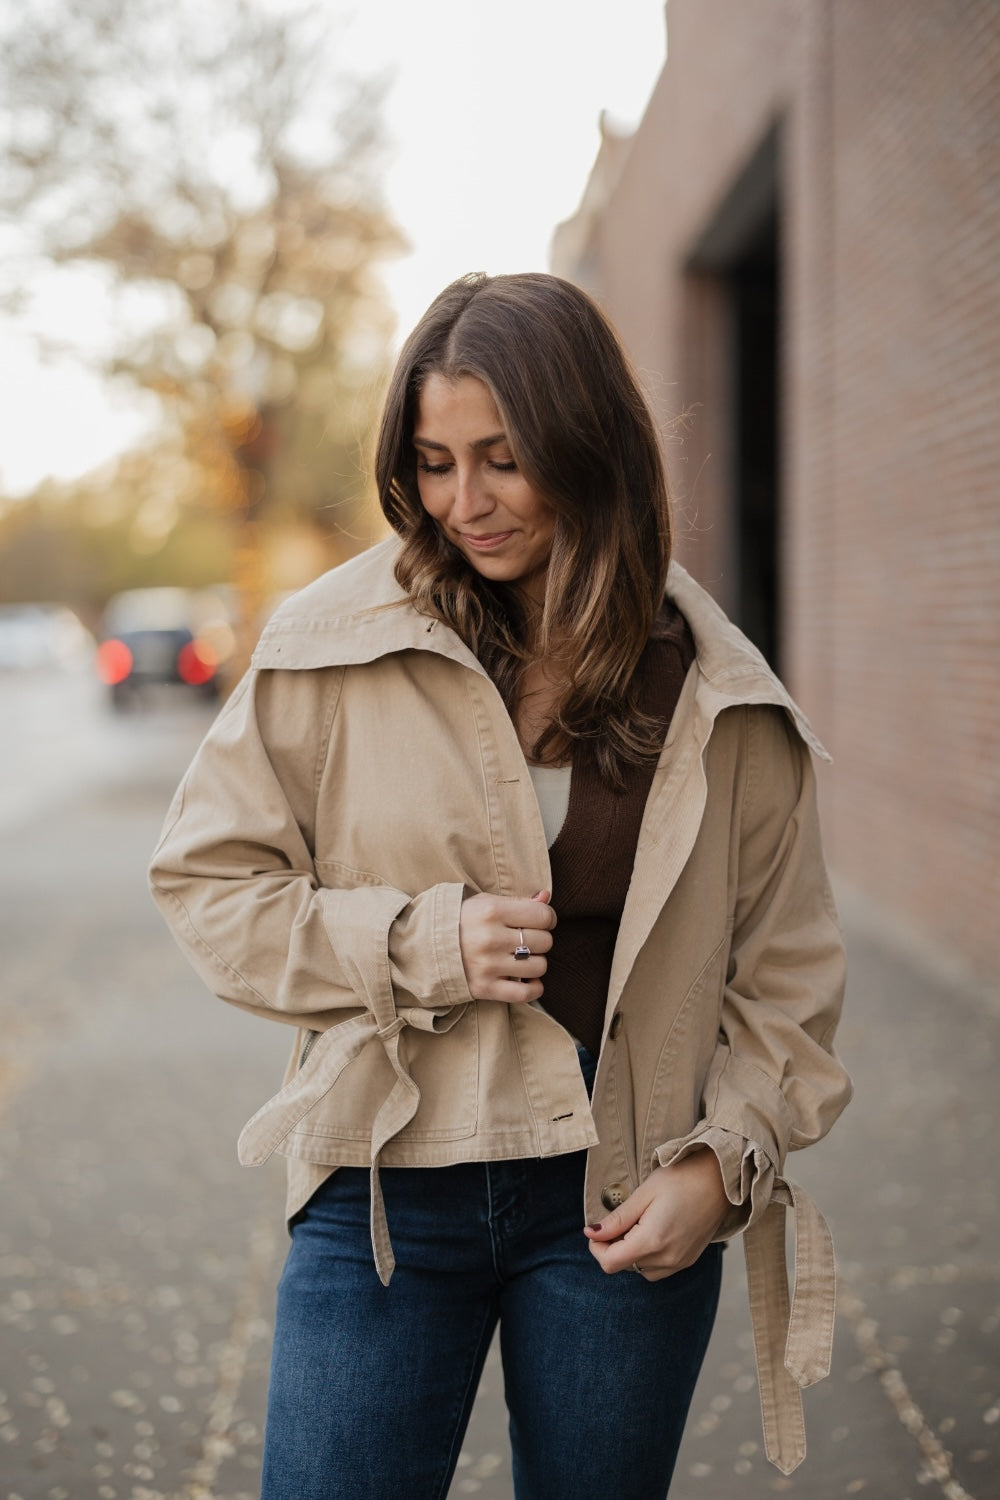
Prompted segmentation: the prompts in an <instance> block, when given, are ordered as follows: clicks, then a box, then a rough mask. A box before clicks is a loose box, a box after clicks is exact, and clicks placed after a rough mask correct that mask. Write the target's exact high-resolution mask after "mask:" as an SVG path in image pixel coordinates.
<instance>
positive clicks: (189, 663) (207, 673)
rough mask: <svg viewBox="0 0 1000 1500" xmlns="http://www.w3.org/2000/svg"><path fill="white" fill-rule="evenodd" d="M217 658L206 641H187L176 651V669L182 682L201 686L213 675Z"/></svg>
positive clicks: (192, 685)
mask: <svg viewBox="0 0 1000 1500" xmlns="http://www.w3.org/2000/svg"><path fill="white" fill-rule="evenodd" d="M217 665H218V659H217V657H216V655H215V652H214V651H213V650H212V648H211V646H210V645H209V644H208V642H207V641H188V643H187V645H186V646H182V647H181V649H180V651H179V652H178V653H177V671H178V672H179V673H180V677H181V680H182V682H186V683H188V684H189V685H190V686H191V687H201V686H202V684H203V683H206V682H211V680H212V678H213V677H214V676H215V669H216V667H217Z"/></svg>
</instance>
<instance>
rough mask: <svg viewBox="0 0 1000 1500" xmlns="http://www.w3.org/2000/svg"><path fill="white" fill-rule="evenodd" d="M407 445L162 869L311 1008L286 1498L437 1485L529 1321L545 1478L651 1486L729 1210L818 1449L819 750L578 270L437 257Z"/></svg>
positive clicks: (522, 1347) (285, 1438)
mask: <svg viewBox="0 0 1000 1500" xmlns="http://www.w3.org/2000/svg"><path fill="white" fill-rule="evenodd" d="M377 480H378V488H379V494H380V498H381V503H382V507H383V510H384V512H385V515H386V517H387V518H388V520H389V522H390V524H391V526H392V528H393V531H394V533H395V536H394V537H393V538H392V539H391V540H390V541H387V542H384V543H382V544H380V545H379V546H376V547H374V548H372V549H371V551H369V552H368V553H366V554H365V555H364V556H362V557H360V558H357V559H355V560H353V561H352V562H350V563H348V564H346V565H345V566H343V567H341V568H339V569H336V570H334V572H333V573H330V574H328V575H326V576H325V577H323V578H321V579H320V580H318V581H317V582H316V583H315V584H313V585H312V586H311V587H309V588H308V589H306V590H305V591H304V592H303V593H302V594H300V595H298V596H297V597H295V598H294V599H292V600H291V601H290V602H289V603H287V604H286V605H285V606H283V607H282V609H281V610H280V611H279V612H278V614H277V615H276V616H275V618H274V619H273V620H272V622H271V623H270V624H269V625H268V627H267V629H266V630H265V632H264V635H263V637H262V639H261V642H260V645H259V647H258V650H257V652H256V654H255V657H254V663H253V666H252V669H251V671H250V673H249V674H248V676H247V677H246V679H245V680H244V681H243V683H242V684H241V685H240V687H239V688H238V689H237V691H236V692H235V693H234V694H233V696H232V698H231V699H230V701H229V703H228V704H227V705H226V708H225V709H224V711H223V713H222V714H221V715H220V718H219V720H218V722H217V724H216V725H215V727H214V728H213V730H212V732H211V733H210V735H209V737H208V739H207V741H206V743H205V744H204V746H203V747H202V749H201V751H200V752H199V754H198V756H197V757H196V759H195V761H194V764H193V765H192V767H191V770H190V771H189V773H188V775H187V777H186V779H185V781H184V783H183V784H182V786H181V788H180V790H179V792H178V794H177V797H176V798H175V801H174V804H173V807H172V809H171V811H170V814H169V815H168V819H167V825H166V829H165V832H164V835H163V838H162V841H161V843H160V845H159V848H158V850H157V853H156V856H155V860H154V866H153V888H154V892H155V895H156V899H157V900H158V901H159V903H160V905H161V906H162V908H163V910H164V912H165V913H166V915H167V918H168V920H169V921H170V922H171V924H172V925H173V928H174V931H175V933H176V935H177V936H178V938H179V940H180V942H181V943H182V945H183V946H184V947H185V949H186V951H187V952H188V954H189V956H190V958H191V960H192V962H193V963H194V964H195V966H196V968H197V969H198V970H199V972H200V973H201V974H202V975H203V976H204V978H205V979H206V980H207V982H208V984H209V985H210V986H211V987H212V988H213V989H214V990H215V992H216V993H217V994H218V995H220V996H221V997H222V998H224V999H226V1000H229V1001H231V1002H233V1003H235V1004H237V1005H241V1006H244V1007H246V1008H248V1009H251V1010H254V1011H256V1012H258V1013H260V1014H262V1015H267V1016H270V1017H272V1018H275V1019H278V1020H282V1021H285V1022H290V1023H291V1024H292V1025H294V1026H296V1027H297V1028H298V1035H297V1037H296V1040H295V1045H294V1048H293V1054H292V1058H291V1061H290V1064H289V1069H288V1072H287V1075H286V1080H285V1086H284V1088H283V1089H282V1090H281V1092H280V1093H279V1094H278V1095H277V1096H276V1097H275V1098H274V1099H272V1100H271V1101H270V1102H269V1103H268V1104H266V1105H265V1106H264V1107H263V1109H262V1110H261V1111H259V1113H258V1114H257V1115H256V1116H255V1117H254V1118H253V1120H251V1121H250V1122H249V1124H248V1125H247V1127H246V1128H245V1130H244V1133H243V1136H242V1137H241V1143H240V1149H241V1159H242V1160H244V1161H246V1162H256V1161H261V1160H263V1159H264V1158H265V1157H267V1156H269V1155H270V1154H271V1153H272V1152H273V1151H279V1152H281V1153H282V1154H284V1155H285V1156H287V1158H288V1165H289V1190H288V1202H287V1211H288V1218H289V1222H290V1227H291V1234H292V1245H291V1250H290V1252H289V1257H288V1261H287V1264H286V1268H285V1272H284V1275H283V1277H282V1282H281V1287H280V1289H279V1298H278V1315H277V1323H276V1328H275V1341H274V1354H273V1363H272V1376H271V1388H270V1395H269V1404H268V1421H267V1435H266V1442H265V1461H264V1488H263V1494H264V1496H265V1500H292V1497H294V1500H313V1497H316V1500H319V1497H332V1496H337V1497H358V1500H360V1497H372V1500H375V1497H377V1500H386V1497H396V1496H406V1497H408V1500H420V1497H425V1496H426V1497H442V1496H444V1495H445V1494H446V1492H447V1489H448V1484H449V1481H450V1478H451V1474H452V1472H453V1469H454V1466H455V1462H456V1460H457V1456H458V1453H459V1450H460V1447H461V1441H462V1434H463V1432H464V1429H465V1424H466V1422H467V1419H468V1415H469V1410H470V1407H471V1404H472V1400H473V1397H474V1394H475V1389H476V1385H477V1382H478V1379H479V1375H480V1372H481V1369H482V1364H483V1360H484V1358H485V1355H486V1351H487V1348H488V1345H489V1342H490V1339H491V1336H492V1333H493V1331H494V1328H495V1326H496V1324H497V1322H498V1321H499V1324H500V1333H501V1347H502V1354H503V1361H504V1372H505V1384H506V1396H507V1404H508V1407H509V1411H510V1429H511V1440H512V1446H513V1462H514V1477H515V1487H516V1493H517V1495H518V1497H519V1500H562V1497H566V1500H569V1497H573V1500H578V1497H580V1496H583V1495H589V1494H591V1493H596V1492H597V1491H598V1489H602V1490H604V1491H605V1492H610V1493H613V1494H614V1495H615V1496H616V1500H653V1497H657V1500H658V1497H662V1496H664V1495H665V1494H666V1493H667V1489H668V1486H669V1483H670V1477H671V1472H672V1469H673V1465H674V1460H675V1457H676V1452H677V1447H678V1444H679V1442H680V1437H681V1432H682V1429H683V1424H684V1419H685V1416H686V1412H687V1409H688V1404H689V1402H690V1398H691V1393H692V1390H693V1387H694V1382H695V1379H696V1377H697V1373H698V1369H699V1367H700V1364H701V1360H702V1356H703V1354H704V1350H705V1346H706V1343H707V1340H708V1335H709V1332H710V1329H711V1326H712V1322H713V1318H714V1315H715V1309H716V1302H717V1298H718V1287H719V1274H720V1259H721V1253H720V1252H721V1246H722V1243H723V1242H724V1241H725V1240H726V1239H727V1238H729V1237H731V1236H732V1235H733V1234H735V1233H737V1232H738V1231H741V1230H745V1231H746V1233H745V1243H746V1249H747V1258H748V1266H749V1280H750V1293H751V1304H752V1311H753V1317H754V1325H755V1334H756V1340H757V1349H758V1364H759V1370H760V1379H761V1395H762V1403H763V1408H764V1414H765V1429H766V1437H767V1447H768V1453H769V1456H770V1457H771V1458H772V1459H773V1460H774V1461H775V1462H776V1463H777V1464H778V1465H779V1466H780V1467H781V1468H783V1469H785V1470H786V1471H787V1470H789V1469H791V1468H793V1467H794V1466H795V1464H796V1463H797V1462H798V1461H799V1460H800V1459H801V1457H802V1454H803V1452H804V1439H803V1436H802V1426H801V1405H800V1402H799V1396H798V1388H799V1386H800V1385H804V1384H808V1383H809V1382H810V1381H812V1380H815V1379H818V1378H819V1376H820V1375H821V1374H823V1373H825V1370H826V1367H827V1365H828V1357H829V1339H830V1323H831V1319H832V1252H831V1249H830V1245H829V1237H828V1234H827V1232H826V1227H825V1225H824V1224H823V1221H822V1219H821V1218H820V1216H819V1215H818V1213H817V1211H816V1210H815V1208H814V1207H813V1205H812V1204H811V1203H810V1202H809V1200H808V1199H807V1198H806V1197H805V1195H804V1194H802V1193H801V1191H800V1190H799V1189H795V1188H793V1187H791V1185H789V1184H786V1183H785V1182H784V1181H783V1179H782V1178H781V1176H780V1173H781V1171H782V1168H783V1163H784V1158H785V1154H786V1151H787V1150H788V1149H789V1148H790V1147H800V1146H805V1145H808V1144H809V1143H810V1142H812V1141H814V1140H816V1139H818V1138H819V1137H820V1136H821V1135H823V1134H824V1133H825V1131H826V1130H827V1129H828V1128H829V1126H830V1124H831V1123H832V1122H833V1120H834V1119H835V1118H836V1116H837V1114H838V1113H839V1112H840V1110H841V1108H842V1107H843V1106H844V1104H845V1103H846V1101H847V1098H848V1096H849V1087H850V1086H849V1083H848V1080H847V1078H846V1076H845V1074H844V1072H843V1070H842V1068H841V1066H840V1065H839V1063H838V1062H837V1060H836V1058H835V1056H834V1053H833V1050H832V1036H833V1030H834V1027H835V1024H836V1020H837V1016H838V1013H839V1009H840V1002H841V996H842V987H843V955H842V946H841V940H840V934H839V930H838V926H837V922H836V916H835V913H834V909H833V905H832V901H831V898H830V895H829V889H828V885H827V880H826V875H825V872H824V867H823V860H822V853H821V848H820V842H819V833H818V828H817V822H816V811H815V797H814V781H813V772H812V766H811V761H810V754H809V749H810V747H812V748H813V749H817V748H818V747H817V746H816V743H815V741H814V739H813V737H812V734H811V732H810V730H809V728H808V725H807V724H806V723H805V721H804V720H803V718H802V716H801V714H800V713H799V711H798V709H797V708H796V707H795V705H794V704H793V703H792V701H791V700H790V698H789V697H788V695H787V693H786V692H785V690H784V688H783V687H782V686H781V684H780V683H779V682H778V681H777V680H776V679H775V678H774V676H773V675H772V674H771V672H770V671H769V670H768V668H767V666H766V665H765V663H764V662H763V660H762V659H761V657H760V656H759V654H758V653H757V652H756V651H755V650H754V649H753V648H752V647H751V646H750V645H749V644H748V643H747V642H746V641H745V640H744V638H743V637H742V636H741V635H740V634H739V632H738V631H737V630H736V629H735V628H734V627H733V626H732V625H730V624H729V622H728V621H727V620H726V619H725V617H724V616H723V615H722V614H721V613H720V611H719V610H718V609H717V608H716V606H715V605H714V604H712V603H711V601H710V600H709V599H708V598H707V596H706V595H705V594H704V593H703V592H702V591H701V590H700V589H699V588H698V587H697V585H695V584H694V583H693V582H692V580H691V579H690V578H688V577H687V575H686V574H685V573H684V572H683V571H682V570H681V569H680V568H678V567H676V565H671V564H670V523H669V510H668V505H667V497H666V492H665V483H664V478H663V471H662V466H661V462H660V457H659V452H658V448H657V442H656V436H655V432H654V429H653V425H652V421H651V419H650V416H649V413H648V411H647V408H646V406H645V404H644V402H643V399H642V397H641V395H640V393H639V390H638V387H637V385H636V382H635V379H634V377H633V376H632V374H631V372H630V370H629V368H628V365H627V362H626V360H625V357H624V355H623V353H622V351H621V349H620V346H619V345H618V342H617V340H616V338H615V336H614V334H613V333H612V331H611V329H610V328H609V326H608V324H607V323H606V322H605V320H604V318H603V317H602V315H601V314H600V312H599V311H598V310H597V308H596V307H595V306H594V304H593V303H592V302H591V301H590V300H589V299H588V298H587V297H586V296H585V295H584V294H583V293H582V292H580V291H579V290H577V289H576V288H575V287H573V286H572V285H570V284H569V283H566V282H564V281H561V280H559V279H557V278H555V277H551V276H543V275H524V276H499V277H493V278H488V277H484V276H474V277H467V278H464V279H463V280H460V281H458V282H456V283H454V284H453V285H451V286H449V287H448V288H446V290H445V291H444V292H443V293H442V294H441V295H440V296H439V297H438V298H437V300H436V301H435V302H434V303H433V305H432V306H431V308H430V309H429V310H428V312H427V314H426V315H425V316H424V318H423V319H422V320H421V322H420V324H419V325H418V327H417V328H416V330H415V331H414V333H413V334H412V335H411V337H410V339H409V340H408V342H407V343H406V345H405V347H404V349H403V351H402V354H401V355H400V359H399V362H398V365H397V368H396V371H395V375H394V377H393V380H392V383H391V386H390V389H389V392H388V396H387V399H386V404H385V412H384V416H383V420H382V427H381V432H380V436H379V441H378V454H377ZM668 570H669V572H668ZM788 1206H790V1207H792V1208H793V1210H794V1213H795V1216H796V1219H797V1221H798V1225H799V1239H798V1252H797V1268H796V1269H797V1281H796V1296H795V1301H794V1303H793V1305H792V1308H791V1313H790V1315H789V1310H788V1303H787V1282H786V1277H785V1269H784V1248H783V1246H784V1213H785V1208H786V1207H788Z"/></svg>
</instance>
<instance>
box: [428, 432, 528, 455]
mask: <svg viewBox="0 0 1000 1500" xmlns="http://www.w3.org/2000/svg"><path fill="white" fill-rule="evenodd" d="M506 441H507V434H506V433H505V432H494V433H493V434H492V436H490V437H481V438H477V439H476V441H475V442H474V443H470V444H469V447H470V448H472V449H473V451H474V452H478V451H479V450H480V449H481V448H492V447H493V446H494V445H495V444H496V443H505V442H506ZM413 446H414V448H433V450H434V452H435V453H448V452H450V449H449V447H448V444H447V443H435V442H433V441H432V440H431V439H430V438H422V437H417V436H416V434H414V437H413Z"/></svg>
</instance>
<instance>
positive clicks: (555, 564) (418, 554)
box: [375, 273, 671, 785]
mask: <svg viewBox="0 0 1000 1500" xmlns="http://www.w3.org/2000/svg"><path fill="white" fill-rule="evenodd" d="M432 374H437V375H442V376H444V377H445V378H446V379H449V380H457V379H459V378H461V377H462V376H470V375H471V376H473V377H475V378H476V379H477V380H481V381H482V382H483V383H484V385H485V386H486V387H487V389H488V390H489V392H490V394H491V396H492V398H493V400H494V402H495V403H496V407H497V410H498V412H499V413H500V416H501V418H502V420H503V423H504V427H505V431H506V434H507V439H508V442H509V444H510V448H511V452H512V454H513V456H514V458H515V460H516V462H517V464H518V467H519V468H520V470H521V472H522V473H523V474H524V476H525V478H526V479H527V480H528V482H529V483H530V484H531V486H532V487H533V488H534V489H536V490H537V491H538V493H539V494H540V495H542V496H543V497H544V498H545V500H546V501H547V502H548V503H549V504H550V505H551V506H552V509H553V511H554V512H555V516H556V522H555V535H554V539H553V544H552V554H551V557H550V560H549V566H548V572H547V580H546V591H545V605H544V609H543V612H542V618H541V621H540V622H538V623H537V625H536V626H535V627H534V628H533V629H529V620H528V615H527V613H526V603H525V600H524V599H523V597H522V596H521V595H520V593H519V591H518V590H517V588H516V587H515V586H513V585H504V584H498V583H493V582H489V581H487V580H486V579H484V578H482V577H480V575H479V574H478V573H477V572H476V571H475V569H473V568H472V567H471V566H470V565H469V563H468V562H466V560H465V558H464V557H463V556H462V555H461V553H460V552H459V551H458V549H457V548H456V547H454V546H453V545H452V544H451V543H450V542H449V541H448V540H447V538H446V537H445V536H444V534H443V532H442V531H441V529H440V528H439V527H438V525H437V523H436V522H435V521H434V520H433V519H432V518H431V517H430V516H429V515H428V513H427V512H426V511H425V510H424V507H423V505H422V504H421V502H420V495H419V492H418V489H417V455H416V452H415V450H414V447H413V432H414V425H415V421H416V416H417V403H418V400H419V396H420V391H421V388H422V386H423V383H424V381H425V380H426V379H427V377H428V376H429V375H432ZM375 472H376V480H377V484H378V491H379V500H380V502H381V505H382V509H383V511H384V513H385V515H386V518H387V519H388V521H389V523H390V525H391V526H392V527H393V529H394V530H395V531H396V532H398V533H399V535H400V537H401V538H402V541H403V547H402V551H401V553H400V556H399V559H398V561H397V563H396V577H397V579H398V580H399V583H400V585H401V586H402V588H404V589H405V590H406V591H407V593H408V594H409V595H410V597H411V599H412V600H413V603H414V605H415V606H416V608H417V609H419V610H420V611H421V612H422V613H424V614H427V615H430V616H432V617H434V618H435V619H439V620H441V621H443V622H444V623H445V624H447V625H449V626H451V627H452V629H454V630H455V631H457V633H458V634H459V635H460V636H461V638H462V639H463V640H464V641H465V643H466V645H468V646H469V648H470V649H471V650H472V651H474V652H475V653H476V655H477V656H478V657H479V659H480V661H481V662H482V663H483V666H484V667H485V668H486V670H487V671H488V672H489V674H490V676H491V677H492V678H493V681H494V682H495V683H496V685H497V687H498V689H499V691H500V693H501V695H502V697H503V699H504V702H505V703H506V705H507V707H508V709H509V710H510V711H511V712H512V713H513V711H514V709H515V707H516V705H517V701H518V697H519V693H520V688H521V681H522V678H523V673H524V669H525V666H526V664H527V663H528V662H529V661H531V660H533V659H535V658H536V657H537V658H545V659H546V660H548V661H550V662H553V663H554V664H555V666H556V669H557V672H558V675H559V676H560V678H561V680H562V683H563V690H562V692H561V694H560V696H559V698H558V699H557V702H556V705H555V710H554V715H553V718H552V721H551V723H550V724H549V726H548V727H547V728H546V729H545V731H544V732H543V733H542V735H541V736H540V738H539V740H538V742H537V744H536V745H535V746H534V747H533V748H532V756H533V758H534V759H536V760H538V761H543V762H549V763H558V762H560V761H563V760H565V759H567V757H568V756H570V755H572V754H574V753H580V752H583V753H584V754H588V755H592V756H593V757H594V758H595V760H596V762H597V765H598V767H599V769H600V772H601V774H602V776H603V777H604V779H605V780H606V781H608V782H609V783H610V784H612V785H617V784H619V783H620V779H621V777H620V767H621V764H622V763H623V762H626V763H627V762H636V761H639V760H645V759H647V758H649V757H652V756H654V755H655V754H657V753H658V751H659V749H660V745H661V743H662V733H663V728H662V725H657V724H656V723H655V721H653V720H651V719H649V718H648V717H647V716H646V715H645V714H643V713H642V711H641V709H640V707H639V704H638V701H637V689H636V684H635V669H636V666H637V664H638V661H639V657H640V656H641V654H642V650H643V647H644V646H645V644H646V641H647V639H648V637H649V633H650V630H651V628H652V625H653V621H654V618H655V616H656V612H657V610H658V608H659V605H660V601H661V599H662V597H663V590H664V586H665V583H666V573H667V565H668V563H669V560H670V549H671V529H670V507H669V502H668V497H667V487H666V480H665V477H664V472H663V463H662V460H661V457H660V451H659V446H658V443H657V438H656V431H655V428H654V426H653V421H652V418H651V416H650V414H649V409H648V407H647V406H646V402H645V400H644V399H643V396H642V393H641V392H640V390H639V386H638V383H637V381H636V379H635V376H634V375H633V373H632V370H631V368H630V366H629V363H628V360H627V359H626V356H625V354H624V352H623V350H622V347H621V345H620V343H619V341H618V339H617V337H616V335H615V333H614V331H613V330H612V328H611V326H610V324H609V323H608V322H607V320H606V318H605V317H604V315H603V313H601V311H600V310H599V308H598V307H597V305H596V304H595V303H594V302H593V301H592V300H591V299H590V298H589V297H588V296H587V295H586V294H585V293H584V292H582V291H581V290H580V289H579V288H578V287H576V286H574V285H573V284H572V283H571V282H568V281H564V280H562V279H561V278H560V277H557V276H548V275H543V274H541V273H529V274H524V275H518V276H485V275H472V276H464V277H462V278H461V279H460V280H458V281H454V282H452V283H451V285H450V286H448V287H446V288H445V290H444V291H443V292H442V293H441V294H440V295H439V296H438V297H437V298H435V300H434V302H433V303H432V304H431V306H430V307H429V308H428V310H427V312H426V313H425V314H424V316H423V318H421V320H420V322H419V323H418V324H417V326H416V328H415V329H414V331H413V332H412V333H411V335H410V337H409V338H408V339H407V341H406V343H405V344H404V346H403V349H402V352H401V353H400V356H399V360H398V362H397V364H396V368H395V371H394V373H393V376H392V380H391V382H390V385H389V391H388V394H387V396H386V402H385V408H384V412H383V416H382V423H381V427H380V431H379V436H378V445H377V450H376V460H375Z"/></svg>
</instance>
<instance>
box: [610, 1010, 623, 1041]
mask: <svg viewBox="0 0 1000 1500" xmlns="http://www.w3.org/2000/svg"><path fill="white" fill-rule="evenodd" d="M621 1029H622V1013H621V1011H620V1010H616V1011H615V1013H614V1015H613V1016H612V1017H611V1027H610V1029H609V1031H608V1036H609V1037H610V1038H611V1040H612V1041H614V1039H615V1037H616V1036H617V1035H618V1033H619V1031H621Z"/></svg>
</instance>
